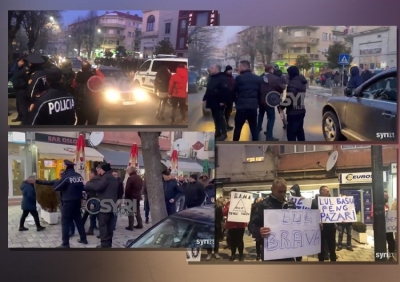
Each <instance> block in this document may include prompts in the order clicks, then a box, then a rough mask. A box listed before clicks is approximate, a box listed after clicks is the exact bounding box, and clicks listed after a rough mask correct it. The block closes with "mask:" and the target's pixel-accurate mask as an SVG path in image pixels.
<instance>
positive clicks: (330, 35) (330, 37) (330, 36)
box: [329, 33, 332, 41]
mask: <svg viewBox="0 0 400 282" xmlns="http://www.w3.org/2000/svg"><path fill="white" fill-rule="evenodd" d="M331 40H332V34H330V33H329V41H331Z"/></svg>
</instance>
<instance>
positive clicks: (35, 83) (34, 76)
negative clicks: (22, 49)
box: [26, 54, 46, 102]
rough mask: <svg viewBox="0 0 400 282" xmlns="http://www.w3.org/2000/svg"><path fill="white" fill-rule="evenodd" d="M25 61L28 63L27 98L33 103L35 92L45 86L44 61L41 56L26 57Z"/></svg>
mask: <svg viewBox="0 0 400 282" xmlns="http://www.w3.org/2000/svg"><path fill="white" fill-rule="evenodd" d="M26 60H27V61H28V63H29V80H28V91H27V94H28V97H29V98H30V99H31V102H33V100H34V98H35V95H36V92H37V91H38V90H42V89H40V88H43V87H44V86H45V80H44V78H45V77H46V72H45V71H44V68H43V64H44V62H45V61H44V60H43V58H42V57H41V56H39V55H36V54H31V55H29V56H28V57H26Z"/></svg>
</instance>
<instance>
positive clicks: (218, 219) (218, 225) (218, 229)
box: [206, 198, 224, 261]
mask: <svg viewBox="0 0 400 282" xmlns="http://www.w3.org/2000/svg"><path fill="white" fill-rule="evenodd" d="M223 207H224V199H223V198H219V199H218V200H217V201H216V203H215V238H214V257H215V258H216V259H220V258H221V257H220V255H219V254H218V253H219V241H220V240H221V237H222V220H223V215H222V209H223ZM212 252H213V249H212V248H208V249H207V258H206V260H207V261H209V260H211V258H212Z"/></svg>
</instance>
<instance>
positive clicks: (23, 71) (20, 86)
mask: <svg viewBox="0 0 400 282" xmlns="http://www.w3.org/2000/svg"><path fill="white" fill-rule="evenodd" d="M17 66H18V68H17V70H16V71H15V72H14V73H13V76H12V77H11V81H12V84H13V88H14V90H15V92H16V97H17V112H18V116H17V118H15V119H13V120H12V122H20V121H22V120H24V119H26V118H27V116H28V109H29V99H28V95H27V92H26V91H27V88H28V74H29V69H28V67H27V66H26V63H25V59H24V58H23V57H19V58H18V59H17Z"/></svg>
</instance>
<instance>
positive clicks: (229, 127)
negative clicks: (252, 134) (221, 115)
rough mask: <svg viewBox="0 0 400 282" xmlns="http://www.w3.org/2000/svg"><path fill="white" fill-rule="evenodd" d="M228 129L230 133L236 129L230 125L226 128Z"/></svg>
mask: <svg viewBox="0 0 400 282" xmlns="http://www.w3.org/2000/svg"><path fill="white" fill-rule="evenodd" d="M226 129H227V130H228V131H231V130H233V129H234V127H233V126H230V125H228V126H227V127H226Z"/></svg>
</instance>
